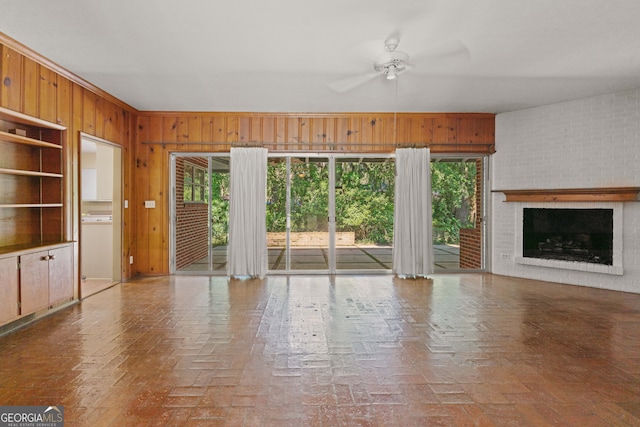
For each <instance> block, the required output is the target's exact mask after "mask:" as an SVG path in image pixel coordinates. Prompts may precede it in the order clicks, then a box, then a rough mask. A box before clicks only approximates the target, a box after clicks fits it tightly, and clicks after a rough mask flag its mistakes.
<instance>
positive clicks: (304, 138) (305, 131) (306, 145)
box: [298, 117, 311, 151]
mask: <svg viewBox="0 0 640 427" xmlns="http://www.w3.org/2000/svg"><path fill="white" fill-rule="evenodd" d="M309 120H310V119H309V118H308V117H301V118H300V121H299V122H298V123H299V126H300V144H299V145H298V150H303V151H309V150H310V149H311V145H310V142H311V135H310V133H311V126H309Z"/></svg>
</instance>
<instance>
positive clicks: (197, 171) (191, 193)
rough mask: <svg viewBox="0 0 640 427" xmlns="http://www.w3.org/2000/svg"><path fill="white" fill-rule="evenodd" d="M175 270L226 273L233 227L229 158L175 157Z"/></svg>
mask: <svg viewBox="0 0 640 427" xmlns="http://www.w3.org/2000/svg"><path fill="white" fill-rule="evenodd" d="M174 205H175V206H174V209H175V261H174V262H175V270H176V271H177V272H215V273H219V274H225V273H226V268H227V243H228V230H229V159H228V158H226V157H211V156H188V155H187V156H177V157H176V159H175V202H174Z"/></svg>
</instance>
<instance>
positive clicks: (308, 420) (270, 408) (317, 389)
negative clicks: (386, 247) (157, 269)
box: [0, 274, 640, 427]
mask: <svg viewBox="0 0 640 427" xmlns="http://www.w3.org/2000/svg"><path fill="white" fill-rule="evenodd" d="M0 404H1V405H62V406H64V410H65V421H66V423H65V425H66V426H164V425H167V426H218V425H221V426H222V425H224V426H338V425H344V426H402V427H407V426H449V425H453V426H494V425H495V426H527V425H531V426H547V425H553V426H581V427H582V426H640V295H637V294H625V293H619V292H611V291H604V290H597V289H589V288H581V287H575V286H568V285H558V284H551V283H545V282H537V281H531V280H522V279H513V278H507V277H501V276H493V275H490V274H486V275H481V274H476V275H454V274H443V275H434V276H433V279H432V281H428V280H400V279H395V278H393V277H391V276H336V277H329V276H290V277H285V276H277V277H268V278H267V279H265V280H249V281H236V280H229V279H227V278H224V277H210V276H173V277H159V278H144V279H140V280H135V281H132V282H129V283H124V284H120V285H116V286H115V287H113V288H110V289H107V290H105V291H103V292H100V293H98V294H96V295H93V296H91V297H89V298H87V299H85V300H83V301H82V302H81V303H79V304H77V305H75V306H72V307H69V308H67V309H65V310H63V311H60V312H58V313H57V314H55V315H52V316H50V317H47V318H44V319H42V320H40V321H38V322H37V323H35V324H32V325H31V326H28V327H26V328H23V329H21V330H18V331H17V332H14V333H11V334H9V335H6V336H4V337H0Z"/></svg>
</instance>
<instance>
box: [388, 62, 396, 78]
mask: <svg viewBox="0 0 640 427" xmlns="http://www.w3.org/2000/svg"><path fill="white" fill-rule="evenodd" d="M397 78H398V71H397V70H396V67H395V65H390V66H389V68H387V80H395V79H397Z"/></svg>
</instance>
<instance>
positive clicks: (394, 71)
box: [329, 33, 469, 92]
mask: <svg viewBox="0 0 640 427" xmlns="http://www.w3.org/2000/svg"><path fill="white" fill-rule="evenodd" d="M398 44H400V36H399V35H398V34H397V33H393V34H391V35H390V36H389V37H387V39H386V40H385V41H384V53H382V54H381V55H379V56H377V57H376V58H375V60H374V61H373V69H374V71H373V72H370V73H366V74H360V75H357V76H353V77H348V78H346V79H342V80H338V81H335V82H333V83H330V84H329V87H330V88H331V89H333V90H334V91H336V92H347V91H349V90H352V89H355V88H356V87H358V86H361V85H363V84H365V83H367V82H369V81H371V80H373V79H375V78H376V77H380V76H384V77H385V78H386V79H387V80H395V79H397V78H398V75H399V74H401V73H402V72H404V71H406V70H409V69H413V68H415V61H416V59H423V58H425V57H426V58H429V59H432V60H435V59H437V58H441V57H446V56H465V57H468V56H469V49H468V48H467V46H466V45H465V44H464V43H463V42H462V41H460V40H456V41H454V42H450V43H445V44H441V45H437V46H433V47H431V48H430V49H427V50H425V51H422V52H420V53H417V54H415V55H414V56H413V62H410V61H409V59H410V57H409V54H407V53H405V52H401V51H399V50H397V47H398Z"/></svg>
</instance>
